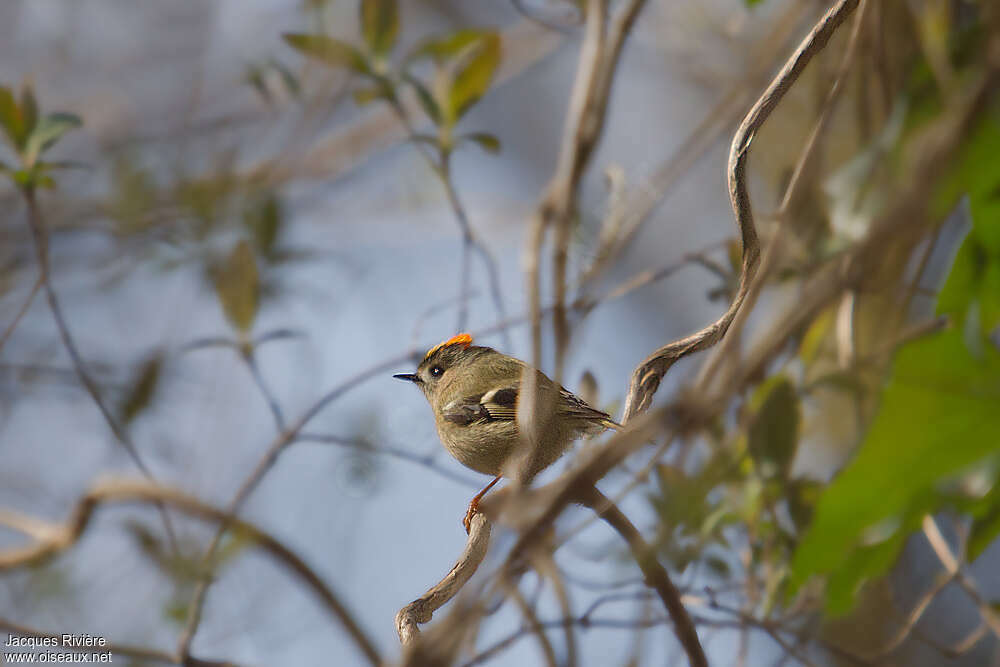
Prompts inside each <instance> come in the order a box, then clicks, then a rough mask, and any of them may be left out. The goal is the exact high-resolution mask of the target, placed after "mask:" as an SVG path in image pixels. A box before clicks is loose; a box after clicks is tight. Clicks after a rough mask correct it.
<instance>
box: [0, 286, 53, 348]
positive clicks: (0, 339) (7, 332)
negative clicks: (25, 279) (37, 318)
mask: <svg viewBox="0 0 1000 667" xmlns="http://www.w3.org/2000/svg"><path fill="white" fill-rule="evenodd" d="M44 282H45V278H44V275H43V274H41V273H40V274H39V275H38V278H37V279H36V280H35V284H34V285H33V286H32V288H31V292H29V293H28V298H26V299H25V300H24V303H23V304H21V308H20V309H19V310H18V311H17V315H15V316H14V319H13V320H11V322H10V324H8V325H7V328H6V329H4V332H3V335H2V336H0V350H3V346H4V345H5V344H6V343H7V339H8V338H10V336H11V334H13V333H14V329H16V328H17V325H18V324H19V323H20V322H21V320H22V319H23V318H24V316H25V315H26V314H27V312H28V309H29V308H31V304H32V303H33V302H34V301H35V296H36V295H37V294H38V290H40V289H41V288H42V285H43V284H44Z"/></svg>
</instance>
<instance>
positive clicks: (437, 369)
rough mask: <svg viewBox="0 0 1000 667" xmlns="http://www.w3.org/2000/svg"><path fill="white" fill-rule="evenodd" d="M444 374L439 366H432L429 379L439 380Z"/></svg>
mask: <svg viewBox="0 0 1000 667" xmlns="http://www.w3.org/2000/svg"><path fill="white" fill-rule="evenodd" d="M443 374H444V369H443V368H441V367H440V366H434V367H432V368H431V377H435V378H439V377H441V376H442V375H443Z"/></svg>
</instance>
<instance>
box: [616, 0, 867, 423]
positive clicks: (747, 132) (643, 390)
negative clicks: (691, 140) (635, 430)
mask: <svg viewBox="0 0 1000 667" xmlns="http://www.w3.org/2000/svg"><path fill="white" fill-rule="evenodd" d="M857 4H858V0H840V1H839V2H838V3H837V4H836V5H834V6H833V7H831V8H830V10H829V11H827V13H826V14H825V15H824V16H823V17H822V18H821V19H820V20H819V22H818V23H817V24H816V25H815V26H814V27H813V29H812V30H811V31H810V33H809V35H807V36H806V38H805V39H804V40H803V41H802V43H801V44H800V45H799V47H798V48H797V49H796V50H795V52H794V53H793V54H792V56H791V57H790V58H789V59H788V61H787V62H786V63H785V65H784V67H782V69H781V71H780V72H778V74H777V76H776V77H775V78H774V79H773V80H772V81H771V83H770V85H769V86H768V87H767V89H766V90H765V91H764V93H763V94H762V95H761V96H760V98H758V100H757V102H756V103H755V104H754V105H753V107H752V108H751V109H750V111H749V112H748V113H747V115H746V117H745V118H744V119H743V122H742V123H741V124H740V127H739V129H738V130H737V131H736V135H735V136H734V137H733V143H732V146H731V148H730V152H729V169H728V171H729V197H730V201H731V203H732V207H733V212H734V214H735V215H736V224H737V226H738V228H739V230H740V236H741V237H742V243H743V263H742V267H741V276H740V284H739V289H738V291H737V294H736V297H735V298H734V299H733V302H732V303H731V304H730V306H729V308H728V309H727V310H726V312H725V313H723V315H722V317H720V318H719V319H718V320H716V321H715V322H713V323H712V324H710V325H708V326H707V327H705V328H704V329H702V330H701V331H699V332H697V333H695V334H692V335H690V336H687V337H685V338H682V339H680V340H678V341H674V342H672V343H669V344H668V345H664V346H663V347H661V348H660V349H658V350H656V351H655V352H654V353H653V354H651V355H650V356H649V357H648V358H647V359H646V360H645V361H643V362H642V364H640V365H639V367H638V368H636V370H635V372H634V373H633V374H632V380H631V382H630V383H629V391H628V395H627V397H626V399H625V413H624V415H623V417H622V422H623V423H625V422H627V421H629V420H631V419H632V418H633V417H634V416H635V415H636V414H638V413H640V412H643V411H644V410H646V409H647V408H648V407H649V405H650V403H651V401H652V399H653V394H655V393H656V390H657V389H658V388H659V386H660V381H661V380H662V379H663V376H664V375H665V374H666V372H667V371H668V370H669V369H670V367H671V366H673V365H674V364H675V363H676V362H677V361H679V360H680V359H682V358H683V357H686V356H687V355H689V354H692V353H694V352H698V351H701V350H704V349H706V348H709V347H711V346H712V345H715V344H716V343H717V342H718V341H719V340H721V339H722V337H723V336H724V335H725V334H726V331H727V330H728V329H729V325H731V324H732V323H733V319H734V318H735V317H736V315H737V313H738V312H740V310H741V308H742V307H743V303H744V300H745V299H746V297H747V294H748V293H749V290H750V286H751V284H752V282H753V279H754V275H755V273H756V271H757V266H758V264H759V262H760V242H759V240H758V237H757V229H756V227H755V225H754V220H753V212H752V210H751V206H750V193H749V190H748V189H747V185H746V166H747V159H748V157H749V154H750V144H751V142H752V141H753V138H754V136H755V135H756V133H757V131H758V130H759V129H760V128H761V126H762V125H763V124H764V122H765V121H766V120H767V119H768V117H769V116H770V115H771V112H772V111H774V109H775V107H777V105H778V103H779V102H780V101H781V99H782V98H783V97H784V96H785V93H787V92H788V90H789V88H791V86H792V85H793V84H794V83H795V81H797V80H798V78H799V75H800V74H801V73H802V71H803V70H804V69H805V67H806V65H808V64H809V61H810V60H812V58H813V56H815V55H816V54H817V53H819V52H820V51H822V50H823V48H824V47H825V46H826V44H827V42H828V41H829V39H830V37H831V36H832V35H833V33H834V32H835V31H836V29H837V28H838V27H839V26H840V24H841V23H843V21H844V19H845V18H847V16H848V14H850V12H851V11H853V10H854V8H855V7H856V6H857Z"/></svg>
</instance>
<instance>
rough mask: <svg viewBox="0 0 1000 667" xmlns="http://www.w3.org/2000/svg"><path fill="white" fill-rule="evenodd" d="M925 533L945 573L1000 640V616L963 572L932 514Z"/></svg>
mask: <svg viewBox="0 0 1000 667" xmlns="http://www.w3.org/2000/svg"><path fill="white" fill-rule="evenodd" d="M923 532H924V537H926V538H927V541H928V542H929V543H930V545H931V548H932V549H933V550H934V554H935V555H936V556H937V558H938V560H939V561H941V566H942V567H943V568H944V570H945V572H946V573H947V574H948V575H950V576H951V577H953V578H954V580H955V582H956V583H957V584H958V585H959V587H960V588H961V589H962V590H963V591H965V594H966V595H968V596H969V597H970V598H971V599H972V602H973V604H975V605H976V609H978V610H979V615H980V616H982V618H983V622H984V623H985V624H986V625H987V626H989V629H990V632H992V633H993V634H994V635H996V637H997V638H1000V614H998V613H997V612H996V610H995V609H994V608H993V606H992V604H991V603H990V601H989V600H987V599H986V597H985V596H984V595H983V592H982V591H980V590H979V586H978V585H977V584H976V582H975V581H973V580H972V579H971V578H970V577H969V575H967V574H966V573H965V572H964V571H963V570H962V562H961V560H959V556H958V555H957V554H956V553H955V552H953V551H952V550H951V547H949V546H948V541H947V540H945V539H944V536H943V535H942V534H941V530H940V529H939V528H938V525H937V521H935V520H934V517H932V516H931V515H930V514H928V515H926V516H924V520H923Z"/></svg>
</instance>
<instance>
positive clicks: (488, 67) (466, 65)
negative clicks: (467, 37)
mask: <svg viewBox="0 0 1000 667" xmlns="http://www.w3.org/2000/svg"><path fill="white" fill-rule="evenodd" d="M499 64H500V35H499V34H498V33H495V32H489V33H486V34H484V35H483V37H482V39H480V40H479V41H478V42H477V43H476V44H475V45H474V46H471V47H470V48H469V49H468V50H467V51H466V52H464V53H463V55H462V57H461V62H460V63H459V65H458V66H457V68H456V70H455V74H454V78H453V79H452V81H451V87H450V89H449V94H448V105H447V118H448V120H450V121H451V123H455V122H457V121H458V119H459V118H461V117H462V115H463V114H465V112H466V111H468V110H469V107H471V106H472V105H473V104H475V103H476V102H477V101H478V100H479V98H480V97H482V96H483V95H484V94H485V93H486V91H487V90H489V87H490V83H491V82H492V81H493V75H494V74H495V73H496V70H497V66H498V65H499Z"/></svg>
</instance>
